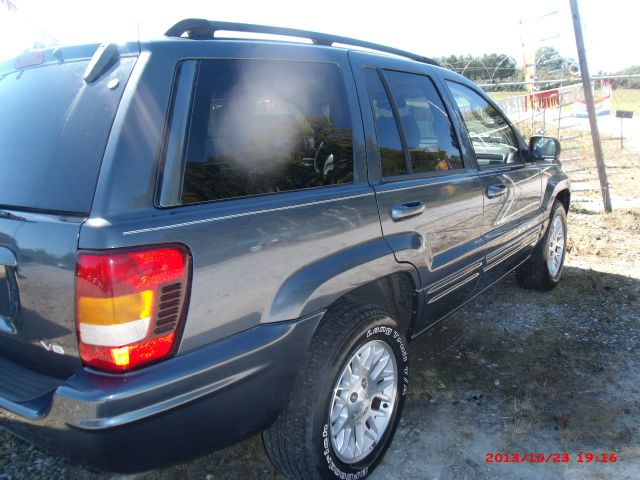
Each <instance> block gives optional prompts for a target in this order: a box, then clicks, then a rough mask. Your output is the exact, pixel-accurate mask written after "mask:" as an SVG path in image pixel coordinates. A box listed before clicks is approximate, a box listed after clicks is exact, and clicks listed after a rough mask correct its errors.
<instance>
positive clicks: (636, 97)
mask: <svg viewBox="0 0 640 480" xmlns="http://www.w3.org/2000/svg"><path fill="white" fill-rule="evenodd" d="M611 107H612V108H613V110H614V111H617V110H631V111H633V112H635V115H636V116H637V115H640V89H633V88H618V89H616V90H614V91H613V102H612V105H611Z"/></svg>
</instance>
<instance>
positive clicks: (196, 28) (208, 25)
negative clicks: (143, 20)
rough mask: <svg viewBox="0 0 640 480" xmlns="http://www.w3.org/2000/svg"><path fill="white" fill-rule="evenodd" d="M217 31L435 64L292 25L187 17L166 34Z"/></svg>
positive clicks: (204, 36)
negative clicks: (290, 39) (362, 50)
mask: <svg viewBox="0 0 640 480" xmlns="http://www.w3.org/2000/svg"><path fill="white" fill-rule="evenodd" d="M219 31H230V32H250V33H262V34H270V35H283V36H287V37H298V38H308V39H309V40H311V41H312V42H313V43H314V44H315V45H324V46H328V47H330V46H332V45H333V44H335V43H340V44H343V45H352V46H354V47H362V48H367V49H370V50H376V51H379V52H385V53H391V54H393V55H398V56H400V57H406V58H410V59H411V60H416V61H418V62H422V63H428V64H430V65H438V64H437V63H436V62H435V61H433V60H431V59H430V58H427V57H423V56H421V55H416V54H415V53H411V52H406V51H404V50H399V49H397V48H392V47H387V46H385V45H380V44H377V43H371V42H365V41H363V40H357V39H355V38H348V37H340V36H336V35H328V34H326V33H318V32H311V31H307V30H298V29H295V28H282V27H269V26H267V25H252V24H249V23H233V22H216V21H211V20H204V19H201V18H187V19H185V20H181V21H179V22H178V23H176V24H175V25H174V26H173V27H171V28H170V29H169V30H167V32H166V33H165V36H167V37H182V36H183V35H184V34H187V37H188V38H191V39H195V40H213V39H214V38H215V37H214V35H215V33H216V32H219Z"/></svg>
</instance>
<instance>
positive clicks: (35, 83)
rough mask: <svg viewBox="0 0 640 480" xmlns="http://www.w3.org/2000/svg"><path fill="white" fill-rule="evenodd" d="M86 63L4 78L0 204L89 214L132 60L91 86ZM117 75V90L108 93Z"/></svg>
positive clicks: (0, 89)
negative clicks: (85, 79)
mask: <svg viewBox="0 0 640 480" xmlns="http://www.w3.org/2000/svg"><path fill="white" fill-rule="evenodd" d="M87 63H88V61H77V62H65V63H60V64H55V65H49V66H43V67H39V68H32V69H27V70H21V71H17V72H11V73H8V74H5V75H4V76H1V75H0V105H1V107H0V206H4V207H9V208H11V207H15V208H26V209H34V210H45V211H57V212H72V213H82V214H86V213H88V212H89V210H90V208H91V202H92V200H93V195H94V191H95V187H96V182H97V178H98V172H99V170H100V165H101V162H102V156H103V154H104V149H105V146H106V143H107V139H108V137H109V131H110V129H111V125H112V123H113V119H114V116H115V112H116V109H117V106H118V103H119V101H120V97H121V95H122V90H123V87H124V85H125V84H126V81H127V79H128V76H129V74H130V73H131V69H132V68H133V64H134V63H135V59H133V58H122V59H121V60H120V63H119V65H118V66H117V67H116V69H115V71H114V72H113V73H112V74H110V75H108V76H105V77H104V78H103V79H100V80H98V81H96V82H95V83H93V84H91V85H87V84H86V83H84V81H83V79H82V76H83V73H84V70H85V68H86V67H87ZM114 78H117V79H118V80H119V82H120V83H119V85H120V86H119V87H118V88H115V89H112V90H110V89H108V88H107V86H106V84H107V82H108V81H109V80H112V79H114Z"/></svg>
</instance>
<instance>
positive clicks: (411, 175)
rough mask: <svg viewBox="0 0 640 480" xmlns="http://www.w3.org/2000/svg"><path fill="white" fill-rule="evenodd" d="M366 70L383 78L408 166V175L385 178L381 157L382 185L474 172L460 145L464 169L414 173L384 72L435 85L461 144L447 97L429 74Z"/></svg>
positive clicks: (392, 70) (399, 70)
mask: <svg viewBox="0 0 640 480" xmlns="http://www.w3.org/2000/svg"><path fill="white" fill-rule="evenodd" d="M365 69H368V70H376V71H377V72H378V75H379V76H380V78H381V81H382V85H383V86H384V89H385V93H386V94H387V98H388V100H389V103H390V105H391V109H392V111H393V116H394V120H395V122H396V127H397V128H398V133H399V134H400V141H401V143H402V150H403V156H404V158H405V165H406V166H407V173H404V174H401V175H391V176H385V175H384V173H383V172H382V159H381V158H380V157H379V162H380V181H381V182H382V183H393V182H398V181H402V180H412V179H420V178H431V177H442V176H446V175H454V174H462V173H468V172H469V171H471V170H473V169H472V168H470V167H468V166H467V165H465V162H464V156H463V155H462V149H461V148H460V145H458V152H459V153H460V161H461V162H462V167H460V168H452V169H450V170H441V171H435V170H434V171H430V172H416V173H414V172H413V165H412V162H411V155H410V153H409V149H408V148H407V143H406V138H405V133H404V126H403V125H402V121H400V120H399V117H400V115H399V112H398V109H397V106H396V102H395V100H394V98H393V96H392V95H391V89H390V87H389V84H388V82H387V79H386V77H385V75H384V72H387V71H388V72H397V73H402V74H408V75H414V76H417V77H424V78H426V79H428V80H429V81H430V82H431V84H432V85H433V88H434V90H435V92H436V94H437V95H438V98H440V101H441V102H442V106H443V107H444V110H445V112H446V113H447V119H448V121H449V125H450V127H451V129H452V130H453V131H454V133H455V135H456V139H457V140H458V142H459V143H460V140H461V139H460V138H459V137H460V135H459V133H458V132H457V130H456V127H455V125H454V122H453V121H452V120H451V118H452V115H451V111H450V108H449V106H448V105H447V103H448V102H447V100H446V99H445V97H443V95H442V92H441V91H440V90H439V88H438V84H437V82H435V81H434V79H433V77H432V75H429V74H427V73H422V72H421V73H418V72H413V71H408V70H402V69H397V68H384V67H365ZM377 134H378V132H377V131H376V146H377V147H378V152H379V151H380V146H379V145H378V144H377ZM474 156H475V152H474Z"/></svg>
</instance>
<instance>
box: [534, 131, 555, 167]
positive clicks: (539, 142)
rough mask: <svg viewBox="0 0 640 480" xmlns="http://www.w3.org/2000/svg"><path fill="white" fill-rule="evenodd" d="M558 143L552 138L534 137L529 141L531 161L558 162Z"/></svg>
mask: <svg viewBox="0 0 640 480" xmlns="http://www.w3.org/2000/svg"><path fill="white" fill-rule="evenodd" d="M560 150H561V148H560V142H559V141H558V139H557V138H553V137H538V136H534V137H531V138H530V139H529V156H530V158H531V160H534V161H535V160H548V159H553V160H558V158H559V157H560Z"/></svg>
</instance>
